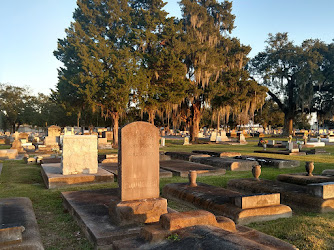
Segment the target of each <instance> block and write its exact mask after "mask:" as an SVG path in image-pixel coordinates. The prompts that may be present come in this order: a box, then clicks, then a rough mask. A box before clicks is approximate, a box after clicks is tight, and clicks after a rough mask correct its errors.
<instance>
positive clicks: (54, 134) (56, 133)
mask: <svg viewBox="0 0 334 250" xmlns="http://www.w3.org/2000/svg"><path fill="white" fill-rule="evenodd" d="M60 132H61V128H60V127H58V126H55V125H52V126H50V127H49V128H48V136H47V137H45V139H44V145H50V146H53V145H54V146H58V142H57V140H58V141H59V140H60V139H59V138H60Z"/></svg>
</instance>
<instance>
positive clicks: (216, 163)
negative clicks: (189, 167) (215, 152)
mask: <svg viewBox="0 0 334 250" xmlns="http://www.w3.org/2000/svg"><path fill="white" fill-rule="evenodd" d="M191 161H192V162H197V163H201V164H206V165H210V166H212V167H215V168H223V169H226V170H231V171H250V170H252V167H253V166H255V165H259V163H258V162H257V161H247V160H242V159H234V158H229V157H224V158H222V157H196V156H193V157H192V158H191Z"/></svg>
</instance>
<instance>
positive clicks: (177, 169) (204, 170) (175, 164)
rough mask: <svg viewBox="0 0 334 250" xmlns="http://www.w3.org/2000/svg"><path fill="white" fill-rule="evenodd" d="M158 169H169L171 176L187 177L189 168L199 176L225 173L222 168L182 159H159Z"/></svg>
mask: <svg viewBox="0 0 334 250" xmlns="http://www.w3.org/2000/svg"><path fill="white" fill-rule="evenodd" d="M160 169H164V170H167V171H171V172H172V173H173V176H181V177H188V174H189V171H190V170H196V172H197V175H199V176H211V175H223V174H225V173H226V170H225V169H222V168H214V167H212V166H209V165H204V164H200V163H195V162H189V161H182V160H170V161H160Z"/></svg>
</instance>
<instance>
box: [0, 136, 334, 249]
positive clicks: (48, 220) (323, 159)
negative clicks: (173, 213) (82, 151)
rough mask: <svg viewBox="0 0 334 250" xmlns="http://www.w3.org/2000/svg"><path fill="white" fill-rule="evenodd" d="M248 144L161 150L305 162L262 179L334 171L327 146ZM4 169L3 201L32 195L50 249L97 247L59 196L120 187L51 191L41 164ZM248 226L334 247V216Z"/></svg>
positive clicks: (177, 144)
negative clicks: (288, 151) (288, 150)
mask: <svg viewBox="0 0 334 250" xmlns="http://www.w3.org/2000/svg"><path fill="white" fill-rule="evenodd" d="M247 141H249V143H248V144H247V145H242V146H239V145H238V146H229V145H215V144H197V145H190V146H182V144H183V140H173V141H171V140H167V141H166V145H167V147H165V148H163V149H162V150H163V151H179V152H181V151H184V152H191V151H192V150H212V151H237V152H241V153H242V154H247V155H261V156H264V157H274V158H281V159H282V158H284V159H294V160H300V161H301V166H300V167H297V168H293V169H274V168H268V167H264V168H262V174H261V176H260V178H265V179H275V178H276V176H277V175H278V174H281V173H296V172H304V171H305V170H304V162H305V161H314V162H315V170H314V173H315V174H320V173H321V172H322V170H324V169H330V168H334V146H326V150H327V151H328V152H331V153H332V155H306V156H287V155H278V154H256V153H253V151H254V150H258V149H260V148H259V147H257V146H256V145H257V142H258V139H252V138H251V139H247ZM267 150H271V149H267ZM115 152H116V150H109V151H108V150H103V152H102V151H100V152H99V153H100V154H101V153H115ZM3 165H4V167H3V170H2V174H1V175H0V198H5V197H29V198H30V199H31V200H32V202H33V206H34V210H35V214H36V218H37V221H38V224H39V227H40V233H41V236H42V241H43V244H44V247H45V248H46V249H93V246H92V245H91V244H90V243H89V242H88V240H86V238H85V236H84V235H83V233H82V231H81V230H80V228H79V227H78V226H77V224H76V222H75V221H74V220H73V218H72V217H71V216H70V215H69V214H68V213H65V212H64V209H63V206H62V200H61V196H60V193H61V192H63V191H70V190H87V189H99V188H115V187H117V184H116V183H110V184H101V185H92V186H89V185H86V186H82V187H69V188H62V189H53V190H48V189H46V188H45V186H44V183H43V180H42V177H41V174H40V166H38V165H27V164H24V163H23V161H4V162H3ZM251 176H252V175H251V173H250V172H231V171H227V173H226V175H223V176H208V177H199V178H198V181H199V182H204V183H207V184H210V185H215V186H221V187H226V184H227V182H228V180H230V179H235V178H248V177H251ZM172 182H187V179H186V178H180V177H173V178H166V179H161V180H160V187H161V188H162V187H163V186H164V185H166V184H167V183H172ZM168 204H169V206H170V207H172V208H174V209H178V210H182V211H184V210H187V209H189V208H188V207H186V206H181V205H180V204H177V203H176V202H173V201H169V203H168ZM249 226H250V227H252V228H255V229H257V230H260V231H262V232H264V233H267V234H270V235H273V236H275V237H278V238H280V239H282V240H285V241H288V242H290V243H292V244H294V245H295V246H296V247H298V248H299V249H334V213H328V214H316V213H307V212H302V211H294V214H293V217H292V218H287V219H279V220H275V221H270V222H262V223H252V224H250V225H249Z"/></svg>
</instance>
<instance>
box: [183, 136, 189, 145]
mask: <svg viewBox="0 0 334 250" xmlns="http://www.w3.org/2000/svg"><path fill="white" fill-rule="evenodd" d="M183 145H190V143H189V137H188V136H186V137H184V141H183Z"/></svg>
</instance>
